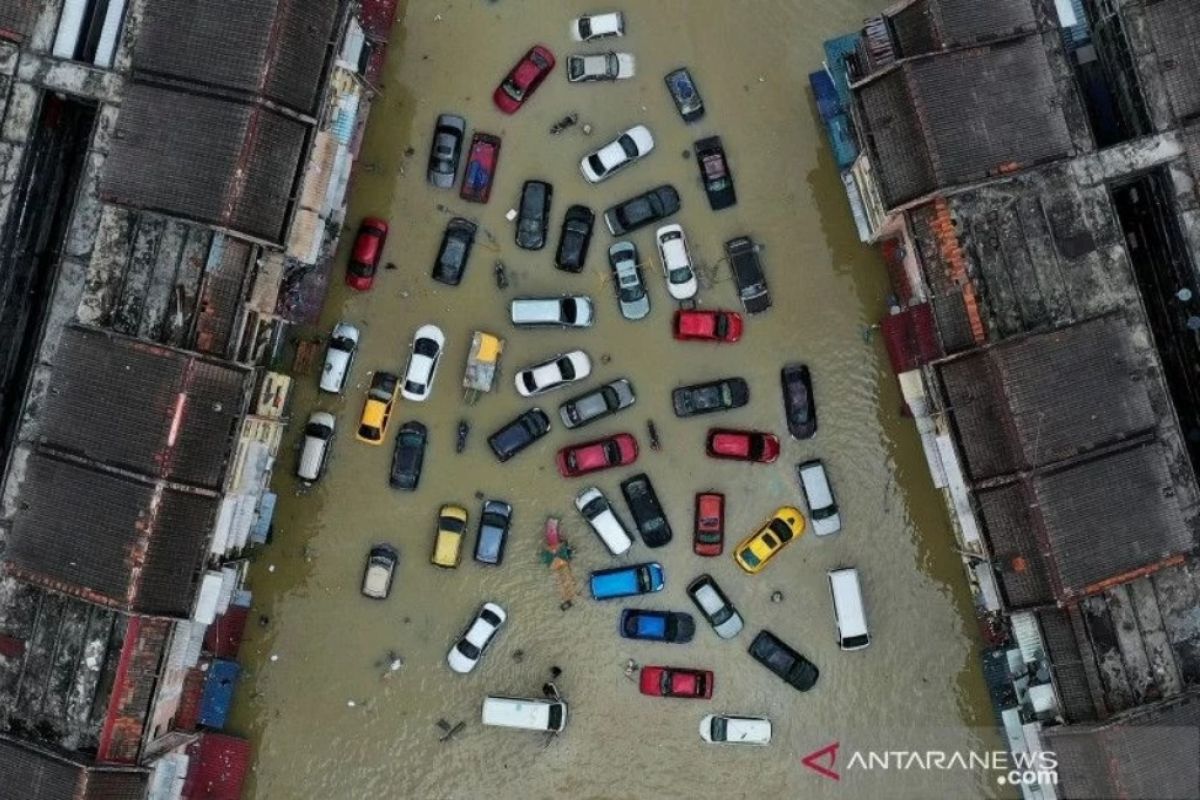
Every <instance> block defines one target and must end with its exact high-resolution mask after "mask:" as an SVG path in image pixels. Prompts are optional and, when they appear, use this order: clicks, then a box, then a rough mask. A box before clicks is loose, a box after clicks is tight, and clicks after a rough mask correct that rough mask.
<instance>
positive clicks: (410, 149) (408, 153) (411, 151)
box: [404, 147, 417, 158]
mask: <svg viewBox="0 0 1200 800" xmlns="http://www.w3.org/2000/svg"><path fill="white" fill-rule="evenodd" d="M416 152H417V149H416V148H415V147H406V148H404V155H405V157H407V158H412V157H413V154H414V153H416Z"/></svg>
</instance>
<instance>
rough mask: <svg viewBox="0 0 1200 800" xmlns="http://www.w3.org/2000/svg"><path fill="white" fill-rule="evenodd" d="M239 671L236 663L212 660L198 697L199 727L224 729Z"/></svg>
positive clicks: (220, 659) (240, 669) (239, 668)
mask: <svg viewBox="0 0 1200 800" xmlns="http://www.w3.org/2000/svg"><path fill="white" fill-rule="evenodd" d="M241 671H242V668H241V667H240V666H238V663H237V662H236V661H227V660H226V659H223V658H218V659H214V660H213V662H212V664H211V665H209V668H208V677H207V678H206V679H205V681H204V694H203V695H201V697H200V716H199V718H198V720H197V721H198V722H199V723H200V724H201V725H203V726H205V727H207V728H215V729H217V730H220V729H222V728H224V727H225V720H226V719H228V717H229V708H230V706H232V705H233V690H234V688H235V687H236V686H237V679H238V675H240V674H241Z"/></svg>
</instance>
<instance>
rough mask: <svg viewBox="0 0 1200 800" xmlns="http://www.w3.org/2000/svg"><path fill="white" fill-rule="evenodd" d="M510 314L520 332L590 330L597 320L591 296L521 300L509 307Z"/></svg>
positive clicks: (518, 299)
mask: <svg viewBox="0 0 1200 800" xmlns="http://www.w3.org/2000/svg"><path fill="white" fill-rule="evenodd" d="M508 313H509V318H510V319H511V320H512V324H513V325H516V326H517V327H518V328H542V327H558V328H590V327H591V325H592V322H593V321H594V319H595V316H596V313H595V308H593V306H592V298H590V297H588V296H587V295H565V296H563V297H518V298H517V299H515V300H513V301H512V302H511V303H510V304H509V306H508Z"/></svg>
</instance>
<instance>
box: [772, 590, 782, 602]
mask: <svg viewBox="0 0 1200 800" xmlns="http://www.w3.org/2000/svg"><path fill="white" fill-rule="evenodd" d="M771 602H772V603H782V602H783V592H781V591H779V590H778V589H776V590H775V591H773V592H771Z"/></svg>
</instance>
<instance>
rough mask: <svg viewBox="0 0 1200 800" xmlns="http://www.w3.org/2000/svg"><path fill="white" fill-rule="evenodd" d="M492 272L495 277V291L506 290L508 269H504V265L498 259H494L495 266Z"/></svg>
mask: <svg viewBox="0 0 1200 800" xmlns="http://www.w3.org/2000/svg"><path fill="white" fill-rule="evenodd" d="M492 271H493V272H494V274H495V275H496V288H497V289H507V288H508V267H506V266H505V265H504V262H503V261H501V260H500V259H496V265H495V267H493V270H492Z"/></svg>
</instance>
